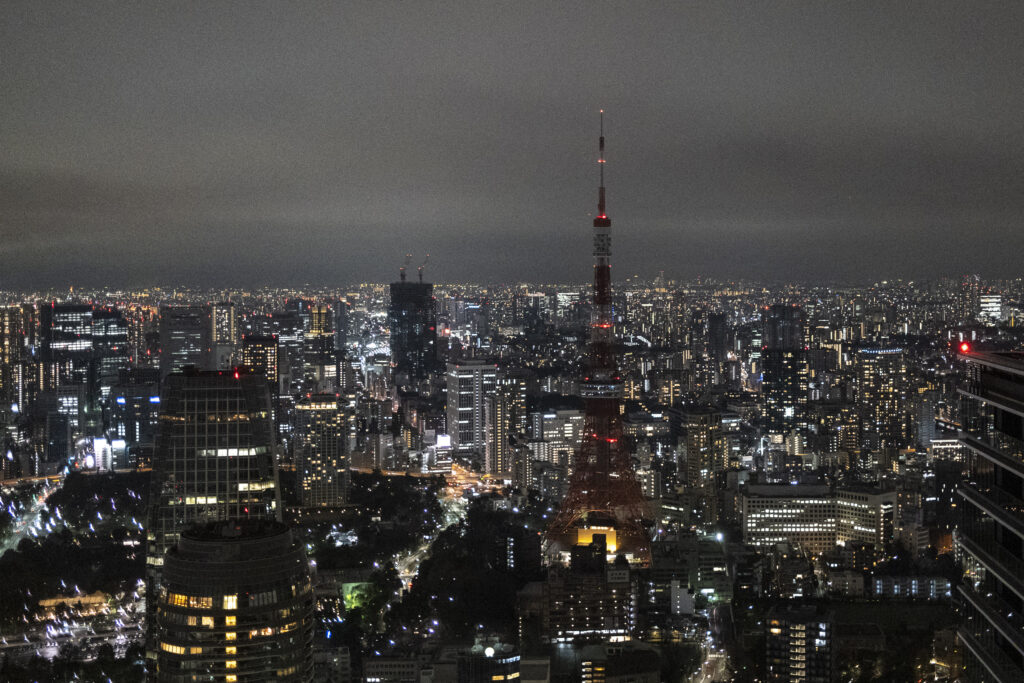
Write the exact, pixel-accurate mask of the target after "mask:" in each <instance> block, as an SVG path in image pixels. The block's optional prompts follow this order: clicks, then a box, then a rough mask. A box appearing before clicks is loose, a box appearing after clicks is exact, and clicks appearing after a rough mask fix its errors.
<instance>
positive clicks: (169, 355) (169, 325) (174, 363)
mask: <svg viewBox="0 0 1024 683" xmlns="http://www.w3.org/2000/svg"><path fill="white" fill-rule="evenodd" d="M212 334H213V330H212V326H211V323H210V309H209V307H207V306H161V307H160V376H161V377H166V376H167V375H169V374H171V373H172V372H178V371H180V370H182V369H184V368H186V367H189V366H192V367H195V368H198V369H200V370H207V369H209V367H210V359H211V346H212Z"/></svg>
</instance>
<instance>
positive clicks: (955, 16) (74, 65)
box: [0, 3, 1024, 289]
mask: <svg viewBox="0 0 1024 683" xmlns="http://www.w3.org/2000/svg"><path fill="white" fill-rule="evenodd" d="M316 9H317V11H316V12H309V13H308V14H303V13H301V12H282V11H279V10H276V9H275V8H273V7H272V6H268V5H263V6H256V7H254V8H247V10H248V11H247V12H246V13H244V14H241V13H238V12H236V11H232V8H230V7H228V6H220V7H200V6H194V7H191V8H189V10H188V11H184V12H170V11H164V10H160V9H156V8H142V7H130V8H129V7H117V6H110V7H106V8H90V9H89V11H87V12H86V11H84V10H80V9H78V8H74V7H72V6H68V5H65V6H61V5H54V6H51V7H48V8H42V9H40V8H38V7H36V6H33V5H29V4H23V5H18V4H15V5H11V6H9V7H8V8H7V12H5V16H4V20H3V21H2V22H0V35H2V36H3V40H2V41H0V44H2V46H3V47H0V57H2V59H3V60H4V62H5V64H7V66H8V68H7V69H5V70H4V73H3V74H2V75H0V86H2V87H3V89H4V92H6V93H9V96H8V97H5V98H4V102H3V104H2V105H0V118H2V120H3V121H4V123H5V125H4V126H2V127H0V144H2V145H3V146H4V149H5V150H6V154H5V158H4V160H3V161H2V162H0V178H2V181H3V182H0V238H2V241H3V243H4V249H3V250H2V251H0V272H2V273H3V276H2V277H0V289H29V288H41V287H50V286H58V287H59V286H64V285H67V284H75V285H76V286H82V287H94V286H100V285H112V286H115V287H135V286H151V285H153V284H155V283H158V282H191V283H196V284H201V285H204V286H238V287H248V286H253V285H257V284H276V285H282V286H284V285H293V284H298V283H304V282H312V283H319V282H325V283H327V282H339V281H340V282H359V281H367V280H370V281H379V282H387V281H389V280H391V279H393V276H394V272H395V271H396V270H397V268H398V266H399V265H400V263H401V260H402V257H403V255H404V254H405V253H407V252H413V253H416V254H424V253H427V252H429V253H431V254H432V258H431V264H430V265H429V266H428V279H430V280H431V281H434V282H439V281H450V282H451V281H485V282H493V281H512V280H528V281H529V280H533V281H546V282H564V281H567V280H568V281H572V282H581V283H582V282H585V281H586V280H587V279H588V274H589V268H590V263H589V261H588V259H587V258H586V257H585V256H584V253H585V251H584V249H585V245H586V243H587V241H588V239H589V238H588V233H587V230H586V229H584V228H581V227H580V226H582V225H586V223H587V222H588V221H589V219H590V218H591V217H592V216H591V215H588V213H587V211H588V210H592V209H591V204H592V199H591V197H590V194H591V189H592V187H593V183H594V180H595V178H594V175H595V174H594V173H593V171H592V163H591V162H592V161H593V150H591V149H590V148H589V147H588V145H587V141H588V140H589V138H590V135H591V131H592V130H593V127H594V124H595V123H596V118H597V110H598V109H599V108H601V107H604V108H605V109H607V110H608V113H609V118H608V129H609V135H610V136H611V138H610V139H612V140H614V144H612V145H611V147H610V148H609V150H608V157H609V161H610V162H612V166H611V167H610V171H611V173H610V176H609V184H610V185H611V186H612V187H613V188H614V189H613V191H612V192H611V194H610V195H609V199H608V201H609V208H610V210H611V211H613V213H615V215H616V216H617V217H618V221H619V225H620V226H621V234H622V236H623V239H621V240H620V241H619V242H618V246H617V252H616V254H615V258H616V263H617V264H619V270H618V271H617V272H618V273H623V274H626V273H630V274H631V273H638V274H641V275H642V276H644V277H651V276H653V275H654V274H655V273H656V272H658V271H659V270H664V271H665V272H666V276H668V277H673V278H679V279H688V278H693V277H695V276H705V277H711V278H718V279H724V280H730V279H737V278H750V279H760V280H774V281H779V280H783V281H785V280H798V281H801V280H802V281H813V280H821V279H824V278H828V279H830V280H835V281H838V282H843V283H863V282H870V281H874V280H882V279H895V278H899V277H902V278H903V279H920V278H923V277H936V276H940V275H957V274H962V273H965V272H977V273H979V274H981V275H982V276H983V277H988V278H999V277H1012V276H1014V275H1016V274H1017V272H1018V271H1017V270H1016V264H1015V262H1014V260H1013V256H1012V255H1013V254H1014V253H1015V252H1016V251H1018V250H1019V248H1020V246H1024V244H1022V240H1024V238H1022V237H1021V234H1022V233H1021V231H1020V230H1019V229H1018V228H1017V226H1018V224H1019V222H1020V217H1021V215H1024V203H1022V197H1024V192H1022V191H1021V190H1024V187H1022V181H1021V178H1022V177H1024V175H1022V174H1021V173H1020V170H1021V162H1020V159H1024V154H1022V152H1024V133H1022V132H1021V130H1020V129H1019V126H1018V125H1017V124H1016V122H1015V120H1014V115H1013V114H1014V112H1015V111H1018V110H1019V109H1020V105H1021V99H1022V93H1021V91H1020V89H1019V88H1016V87H1014V82H1013V79H1014V77H1015V74H1016V73H1019V71H1020V66H1021V64H1022V62H1024V59H1022V57H1024V48H1022V46H1021V45H1020V44H1019V41H1015V40H1014V27H1015V26H1018V25H1020V19H1021V17H1020V16H1014V15H1019V13H1020V11H1021V10H1020V8H1015V7H1010V6H1009V5H1006V6H994V7H988V8H986V11H985V12H980V11H977V10H975V9H974V8H971V7H965V6H962V5H954V4H939V5H934V4H929V5H928V6H927V8H925V7H924V6H913V5H911V6H903V7H899V8H893V7H886V8H885V10H884V11H879V10H878V9H877V8H874V7H871V6H868V5H858V6H856V7H852V6H845V7H831V6H822V7H806V6H794V5H787V6H773V7H761V8H753V9H751V8H748V7H744V8H742V9H741V8H740V7H739V6H738V5H737V6H713V7H712V6H688V7H682V8H673V9H671V10H650V9H645V10H643V11H636V9H635V8H632V7H628V8H627V7H625V6H622V7H616V6H602V7H599V8H594V7H587V8H583V7H560V8H551V7H549V6H546V5H527V6H524V7H517V8H515V9H514V10H513V9H511V8H507V9H502V8H490V9H480V8H477V7H475V6H470V5H464V4H458V3H456V4H446V5H441V6H436V7H430V8H427V7H415V6H413V7H409V6H406V5H394V6H388V5H383V6H380V5H375V6H373V7H372V8H370V7H366V8H360V7H355V8H342V7H331V6H323V7H321V6H318V7H316ZM979 236H980V237H982V239H979ZM995 245H998V248H993V246H995ZM618 279H620V277H616V280H618Z"/></svg>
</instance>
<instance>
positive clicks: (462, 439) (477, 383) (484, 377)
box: [446, 360, 498, 458]
mask: <svg viewBox="0 0 1024 683" xmlns="http://www.w3.org/2000/svg"><path fill="white" fill-rule="evenodd" d="M497 379H498V368H497V366H495V365H494V363H488V362H486V361H482V360H469V361H462V362H459V363H449V364H448V390H447V394H446V400H447V402H448V409H447V413H448V434H449V435H450V436H451V437H452V450H453V451H454V452H455V453H456V454H457V455H472V454H477V455H478V456H480V457H481V458H482V457H483V455H484V449H485V448H486V447H487V430H486V428H485V427H486V417H485V414H484V413H485V411H484V409H485V407H486V401H487V398H488V397H491V396H493V395H494V389H495V386H496V383H497Z"/></svg>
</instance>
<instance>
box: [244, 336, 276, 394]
mask: <svg viewBox="0 0 1024 683" xmlns="http://www.w3.org/2000/svg"><path fill="white" fill-rule="evenodd" d="M279 351H280V349H279V347H278V343H277V337H274V336H267V335H252V334H247V335H245V337H243V338H242V346H241V348H240V349H239V353H238V362H239V365H241V366H242V367H243V368H245V369H246V370H247V371H248V372H250V373H252V374H254V375H262V376H263V377H265V378H266V380H267V383H268V384H269V385H270V386H271V387H272V389H273V391H274V392H275V393H276V392H277V391H279V389H280V387H279V386H278V383H279V379H280V371H279V356H278V353H279Z"/></svg>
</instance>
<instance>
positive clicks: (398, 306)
mask: <svg viewBox="0 0 1024 683" xmlns="http://www.w3.org/2000/svg"><path fill="white" fill-rule="evenodd" d="M388 326H389V327H390V328H391V365H392V368H393V369H394V375H395V378H396V379H395V384H396V385H398V386H411V385H415V384H416V383H417V382H419V381H421V380H423V379H425V378H427V377H428V376H429V374H430V372H431V371H432V370H434V369H435V368H436V367H437V363H438V360H437V314H436V312H435V311H434V285H432V284H431V283H429V282H423V281H420V282H407V281H406V279H405V270H404V269H403V270H402V277H401V280H400V281H399V282H392V283H391V305H390V306H389V307H388Z"/></svg>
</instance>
